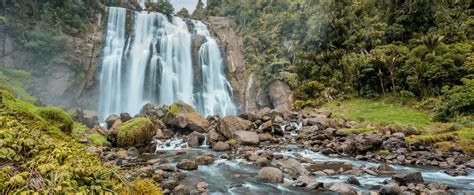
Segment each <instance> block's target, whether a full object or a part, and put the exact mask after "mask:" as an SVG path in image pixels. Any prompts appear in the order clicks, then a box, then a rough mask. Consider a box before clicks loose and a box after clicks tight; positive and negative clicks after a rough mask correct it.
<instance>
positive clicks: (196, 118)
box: [164, 101, 209, 133]
mask: <svg viewBox="0 0 474 195" xmlns="http://www.w3.org/2000/svg"><path fill="white" fill-rule="evenodd" d="M164 122H165V123H166V124H168V125H171V126H174V127H179V128H182V129H188V130H190V131H197V132H200V133H204V132H205V131H206V129H207V128H208V127H209V122H208V121H207V120H206V118H204V117H203V116H202V115H201V114H199V113H198V112H196V110H194V108H193V107H192V106H190V105H188V104H186V103H184V102H181V101H179V102H176V103H174V104H172V105H171V106H170V108H169V110H168V113H167V114H166V116H165V117H164Z"/></svg>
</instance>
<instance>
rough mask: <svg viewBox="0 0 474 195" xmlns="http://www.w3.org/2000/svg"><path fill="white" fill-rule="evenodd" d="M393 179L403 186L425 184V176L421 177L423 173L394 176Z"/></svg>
mask: <svg viewBox="0 0 474 195" xmlns="http://www.w3.org/2000/svg"><path fill="white" fill-rule="evenodd" d="M392 179H393V180H395V181H397V182H398V183H399V184H402V185H406V184H409V183H414V184H418V183H423V176H422V175H421V172H413V173H402V174H396V175H393V176H392Z"/></svg>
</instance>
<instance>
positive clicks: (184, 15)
mask: <svg viewBox="0 0 474 195" xmlns="http://www.w3.org/2000/svg"><path fill="white" fill-rule="evenodd" d="M176 16H178V17H181V18H189V17H190V15H189V11H188V10H187V9H186V8H184V7H183V9H181V10H179V12H178V13H176Z"/></svg>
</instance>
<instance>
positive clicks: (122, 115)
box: [120, 112, 132, 122]
mask: <svg viewBox="0 0 474 195" xmlns="http://www.w3.org/2000/svg"><path fill="white" fill-rule="evenodd" d="M120 120H122V122H127V121H129V120H132V116H130V114H129V113H128V112H121V113H120Z"/></svg>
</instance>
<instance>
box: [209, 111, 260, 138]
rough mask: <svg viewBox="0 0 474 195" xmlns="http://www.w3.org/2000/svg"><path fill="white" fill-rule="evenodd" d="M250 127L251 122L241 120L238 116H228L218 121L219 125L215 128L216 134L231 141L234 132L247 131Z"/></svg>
mask: <svg viewBox="0 0 474 195" xmlns="http://www.w3.org/2000/svg"><path fill="white" fill-rule="evenodd" d="M251 126H252V122H250V121H248V120H245V119H243V118H240V117H238V116H230V115H229V116H225V117H224V118H222V119H221V120H219V125H218V126H217V132H219V133H220V134H222V135H223V136H224V137H226V138H227V139H232V138H233V137H232V136H233V132H234V131H239V130H243V131H245V130H249V129H250V127H251ZM257 138H258V137H257Z"/></svg>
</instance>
